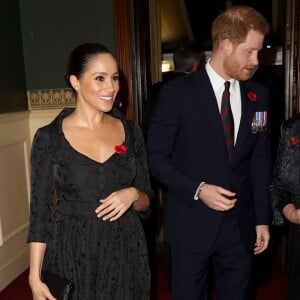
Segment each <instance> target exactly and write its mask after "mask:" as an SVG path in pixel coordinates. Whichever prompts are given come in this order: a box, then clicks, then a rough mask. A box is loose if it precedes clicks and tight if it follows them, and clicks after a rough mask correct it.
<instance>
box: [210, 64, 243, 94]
mask: <svg viewBox="0 0 300 300" xmlns="http://www.w3.org/2000/svg"><path fill="white" fill-rule="evenodd" d="M205 68H206V72H207V74H208V77H209V79H210V82H211V85H212V87H213V90H214V92H215V93H216V92H217V91H218V90H220V89H221V90H223V89H224V82H225V81H226V80H225V79H224V78H223V77H221V76H220V75H219V74H218V73H217V72H216V71H215V70H214V69H213V68H212V66H211V65H210V63H209V61H208V62H207V63H206V65H205ZM227 81H230V90H232V89H233V90H234V89H235V88H236V84H237V80H235V79H233V78H231V79H228V80H227Z"/></svg>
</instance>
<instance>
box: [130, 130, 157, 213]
mask: <svg viewBox="0 0 300 300" xmlns="http://www.w3.org/2000/svg"><path fill="white" fill-rule="evenodd" d="M133 127H134V128H133V131H134V141H135V155H136V167H137V175H136V178H135V180H134V184H133V185H134V186H135V187H136V188H138V189H139V190H140V191H142V192H144V193H145V194H147V195H148V197H149V199H150V203H151V202H152V198H153V191H152V188H151V183H150V175H149V174H150V173H149V168H148V161H147V154H146V147H145V142H144V137H143V133H142V130H141V128H140V127H139V126H138V125H137V124H133ZM150 213H151V205H150V208H149V209H148V211H147V212H146V213H140V216H141V217H143V218H144V217H145V218H147V217H148V216H149V214H150Z"/></svg>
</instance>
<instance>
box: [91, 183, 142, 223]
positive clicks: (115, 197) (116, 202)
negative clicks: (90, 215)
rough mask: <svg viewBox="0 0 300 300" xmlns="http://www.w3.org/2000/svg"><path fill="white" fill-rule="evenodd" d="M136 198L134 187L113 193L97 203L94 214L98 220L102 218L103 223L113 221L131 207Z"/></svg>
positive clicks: (136, 193) (136, 192)
mask: <svg viewBox="0 0 300 300" xmlns="http://www.w3.org/2000/svg"><path fill="white" fill-rule="evenodd" d="M138 197H139V196H138V191H137V189H136V188H134V187H129V188H125V189H122V190H119V191H117V192H113V193H111V194H110V195H109V196H108V197H106V198H105V199H101V200H100V201H99V202H100V205H99V206H98V207H97V209H96V210H95V212H96V214H97V216H98V218H102V219H103V221H106V220H109V221H115V220H117V219H119V218H120V217H121V216H122V215H123V214H124V213H125V212H126V211H127V210H128V209H129V208H130V207H131V206H132V204H133V203H134V201H136V199H138Z"/></svg>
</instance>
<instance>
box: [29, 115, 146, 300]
mask: <svg viewBox="0 0 300 300" xmlns="http://www.w3.org/2000/svg"><path fill="white" fill-rule="evenodd" d="M71 111H72V109H64V110H63V111H62V112H61V113H60V114H59V115H58V117H57V118H56V119H55V120H54V121H53V122H52V123H51V124H49V125H47V126H45V127H43V128H40V129H39V130H38V131H37V133H36V135H35V137H34V141H33V145H32V152H31V171H32V174H31V177H32V178H31V179H32V182H31V206H30V207H31V208H30V209H31V211H30V228H29V234H28V242H42V243H46V244H47V248H46V253H45V258H44V262H43V270H47V271H49V272H51V273H54V274H57V275H60V276H63V277H65V278H68V279H70V280H72V281H73V283H74V287H75V288H74V289H73V294H72V299H73V300H93V299H97V300H98V299H99V300H111V299H116V300H122V299H124V300H125V299H128V300H134V299H141V300H145V299H149V280H150V274H149V267H148V257H147V247H146V242H145V236H144V231H143V228H142V224H141V220H140V217H141V215H139V214H138V213H137V212H135V211H133V210H131V209H130V210H128V211H127V212H126V213H125V214H124V215H123V216H122V217H121V218H120V219H119V220H117V221H114V222H110V221H103V220H102V219H99V218H97V216H96V214H95V212H94V211H95V208H96V207H97V206H98V205H99V199H101V198H104V197H106V196H108V195H109V194H110V193H112V192H114V191H117V190H119V189H122V188H125V187H129V186H135V187H137V188H138V189H139V190H141V191H143V192H145V193H147V194H148V195H149V196H151V188H150V181H149V175H148V166H147V160H146V154H145V147H144V142H143V137H142V133H141V130H140V128H139V127H138V126H137V125H135V124H134V123H133V122H131V121H128V120H126V119H124V118H123V117H122V115H121V114H120V113H119V112H118V111H116V110H113V112H112V115H114V116H115V117H118V118H120V119H121V120H122V122H123V125H124V129H125V133H126V138H125V142H124V145H125V146H126V147H127V149H128V151H127V153H126V154H118V153H114V154H113V155H112V156H111V157H110V158H109V159H108V160H107V161H105V162H104V163H99V162H96V161H94V160H92V159H90V158H89V157H87V156H85V155H83V154H81V153H79V152H77V151H76V150H75V149H73V148H72V147H71V145H70V144H69V143H68V141H67V140H66V139H65V137H64V134H63V132H62V120H63V118H64V117H65V116H66V115H68V114H69V113H71ZM54 188H55V190H56V194H57V198H58V203H57V205H55V206H54V205H53V195H54V192H53V191H54Z"/></svg>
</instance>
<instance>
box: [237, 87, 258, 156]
mask: <svg viewBox="0 0 300 300" xmlns="http://www.w3.org/2000/svg"><path fill="white" fill-rule="evenodd" d="M240 89H241V104H242V114H241V121H240V126H239V131H238V135H237V140H236V145H235V153H236V152H238V151H239V150H240V149H241V147H242V145H243V143H244V141H245V139H246V138H247V136H248V135H249V132H250V129H251V123H252V120H253V116H254V112H255V107H256V106H255V104H254V103H253V102H251V101H250V100H249V99H248V97H247V93H248V92H249V90H248V89H247V87H246V85H245V83H244V82H240ZM234 156H235V154H234V155H233V157H234Z"/></svg>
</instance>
